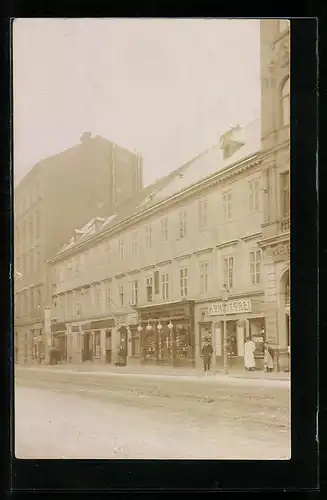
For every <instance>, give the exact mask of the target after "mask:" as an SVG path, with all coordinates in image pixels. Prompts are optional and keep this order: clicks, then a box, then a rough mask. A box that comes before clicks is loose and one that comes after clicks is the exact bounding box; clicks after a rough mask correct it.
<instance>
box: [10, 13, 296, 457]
mask: <svg viewBox="0 0 327 500" xmlns="http://www.w3.org/2000/svg"><path fill="white" fill-rule="evenodd" d="M290 29H291V28H290V20H288V19H279V18H275V19H195V18H194V19H191V18H190V19H182V18H181V19H177V18H175V19H168V18H166V19H160V18H146V19H145V18H133V19H128V18H124V19H123V18H121V19H120V18H103V19H101V18H89V19H88V18H52V19H51V18H24V19H23V18H21V19H15V20H14V21H13V24H12V96H13V97H12V98H13V178H14V179H13V183H14V193H13V198H14V199H13V204H14V222H13V225H14V247H13V267H14V273H13V293H14V313H13V315H14V324H13V336H14V349H13V351H14V454H15V457H16V458H19V459H107V460H112V459H115V460H116V459H142V460H144V459H153V460H160V459H167V460H168V459H169V460H170V459H178V460H185V459H190V460H208V459H210V460H237V459H241V460H290V458H291V313H290V296H291V294H290ZM292 213H293V212H292ZM294 290H295V287H294ZM293 299H294V297H293ZM293 320H294V316H293ZM294 355H295V346H294Z"/></svg>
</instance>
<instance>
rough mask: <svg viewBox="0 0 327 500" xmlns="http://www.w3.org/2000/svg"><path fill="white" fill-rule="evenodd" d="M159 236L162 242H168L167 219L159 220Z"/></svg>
mask: <svg viewBox="0 0 327 500" xmlns="http://www.w3.org/2000/svg"><path fill="white" fill-rule="evenodd" d="M160 224H161V235H162V239H163V240H164V241H168V218H167V217H165V218H164V219H161V221H160Z"/></svg>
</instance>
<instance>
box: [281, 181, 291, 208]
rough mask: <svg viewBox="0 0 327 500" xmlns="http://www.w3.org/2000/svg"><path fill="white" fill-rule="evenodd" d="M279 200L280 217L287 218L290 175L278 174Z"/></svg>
mask: <svg viewBox="0 0 327 500" xmlns="http://www.w3.org/2000/svg"><path fill="white" fill-rule="evenodd" d="M280 191H281V193H280V198H281V200H280V201H281V217H289V213H290V173H289V172H283V173H282V174H280Z"/></svg>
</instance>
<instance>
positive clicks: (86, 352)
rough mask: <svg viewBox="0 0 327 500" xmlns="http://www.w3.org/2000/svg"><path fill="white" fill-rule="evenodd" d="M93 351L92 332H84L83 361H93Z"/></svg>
mask: <svg viewBox="0 0 327 500" xmlns="http://www.w3.org/2000/svg"><path fill="white" fill-rule="evenodd" d="M91 360H92V352H91V349H90V334H89V333H84V335H83V350H82V361H91Z"/></svg>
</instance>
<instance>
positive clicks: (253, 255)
mask: <svg viewBox="0 0 327 500" xmlns="http://www.w3.org/2000/svg"><path fill="white" fill-rule="evenodd" d="M260 265H261V251H260V250H255V251H253V252H250V280H251V285H258V284H259V283H260Z"/></svg>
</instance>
